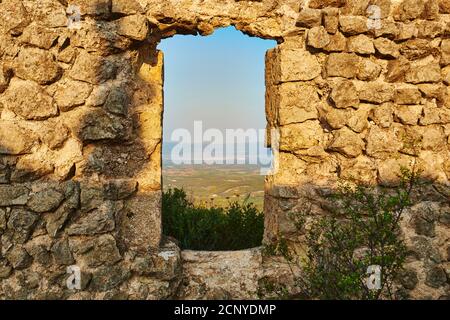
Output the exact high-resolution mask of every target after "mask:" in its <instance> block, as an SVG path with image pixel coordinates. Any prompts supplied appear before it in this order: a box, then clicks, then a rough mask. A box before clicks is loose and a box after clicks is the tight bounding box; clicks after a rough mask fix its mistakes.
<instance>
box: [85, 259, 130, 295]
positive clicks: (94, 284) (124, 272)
mask: <svg viewBox="0 0 450 320" xmlns="http://www.w3.org/2000/svg"><path fill="white" fill-rule="evenodd" d="M130 275H131V273H130V270H129V268H128V267H127V266H126V265H125V264H117V265H114V266H102V267H99V268H97V269H96V270H95V271H94V272H93V273H92V280H91V284H90V285H89V287H90V288H91V289H92V290H95V291H106V290H111V289H113V288H116V287H117V286H119V285H120V284H121V283H123V282H124V281H125V280H127V279H128V278H129V277H130Z"/></svg>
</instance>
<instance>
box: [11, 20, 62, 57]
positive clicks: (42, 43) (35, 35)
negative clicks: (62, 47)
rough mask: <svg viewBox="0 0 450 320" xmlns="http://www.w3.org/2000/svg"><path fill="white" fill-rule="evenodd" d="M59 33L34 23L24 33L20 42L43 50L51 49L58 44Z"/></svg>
mask: <svg viewBox="0 0 450 320" xmlns="http://www.w3.org/2000/svg"><path fill="white" fill-rule="evenodd" d="M57 38H58V33H57V32H56V31H55V30H54V29H50V28H46V27H44V26H41V25H39V24H37V23H34V22H33V23H32V24H30V25H29V26H28V27H26V28H25V30H24V31H23V34H22V36H21V37H20V41H21V42H23V43H27V44H30V45H33V46H36V47H39V48H41V49H46V50H48V49H50V48H51V47H52V46H53V45H54V44H55V42H56V39H57Z"/></svg>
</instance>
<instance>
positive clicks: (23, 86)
mask: <svg viewBox="0 0 450 320" xmlns="http://www.w3.org/2000/svg"><path fill="white" fill-rule="evenodd" d="M2 101H3V103H4V104H5V106H6V107H7V108H8V109H9V110H11V111H12V112H14V113H15V114H17V115H19V116H21V117H23V118H25V119H26V120H45V119H48V118H50V117H55V116H57V115H58V108H57V107H56V105H55V104H54V102H53V99H52V97H51V96H49V95H48V94H47V93H46V92H45V91H44V90H42V89H41V87H40V86H39V85H38V84H36V83H35V82H33V81H23V80H20V79H17V78H14V79H12V80H11V83H10V85H9V88H8V90H6V92H5V96H4V97H3V99H2Z"/></svg>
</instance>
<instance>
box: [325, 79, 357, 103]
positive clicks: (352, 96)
mask: <svg viewBox="0 0 450 320" xmlns="http://www.w3.org/2000/svg"><path fill="white" fill-rule="evenodd" d="M331 99H332V100H333V102H334V104H335V106H336V108H339V109H345V108H351V107H356V106H357V105H358V104H359V97H358V91H357V90H356V87H355V85H354V84H353V82H352V81H342V82H340V83H339V84H338V85H337V86H336V87H335V88H333V91H332V92H331Z"/></svg>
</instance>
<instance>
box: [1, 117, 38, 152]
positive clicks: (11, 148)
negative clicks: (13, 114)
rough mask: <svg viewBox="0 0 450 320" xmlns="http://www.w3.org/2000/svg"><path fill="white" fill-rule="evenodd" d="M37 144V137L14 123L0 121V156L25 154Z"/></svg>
mask: <svg viewBox="0 0 450 320" xmlns="http://www.w3.org/2000/svg"><path fill="white" fill-rule="evenodd" d="M35 144H37V137H36V136H35V135H34V134H32V133H31V132H29V131H26V130H25V129H23V128H21V127H19V125H18V123H17V122H16V121H2V120H0V154H14V155H18V154H25V153H29V152H30V151H31V149H32V147H33V146H34V145H35Z"/></svg>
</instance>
